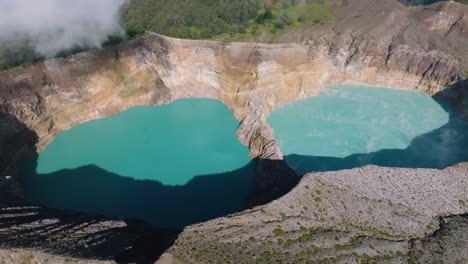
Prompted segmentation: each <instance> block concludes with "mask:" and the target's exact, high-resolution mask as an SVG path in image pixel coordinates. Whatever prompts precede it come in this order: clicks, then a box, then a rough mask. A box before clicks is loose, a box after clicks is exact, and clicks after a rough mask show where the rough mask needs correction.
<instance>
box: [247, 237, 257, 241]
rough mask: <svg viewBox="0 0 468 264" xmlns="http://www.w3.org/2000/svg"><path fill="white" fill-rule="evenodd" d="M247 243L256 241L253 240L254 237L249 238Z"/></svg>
mask: <svg viewBox="0 0 468 264" xmlns="http://www.w3.org/2000/svg"><path fill="white" fill-rule="evenodd" d="M249 241H250V242H255V241H257V240H256V239H255V237H249Z"/></svg>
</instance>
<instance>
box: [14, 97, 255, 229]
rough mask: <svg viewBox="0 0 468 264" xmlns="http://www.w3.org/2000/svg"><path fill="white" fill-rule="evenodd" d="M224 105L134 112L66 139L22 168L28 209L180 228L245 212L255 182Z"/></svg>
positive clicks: (200, 102) (195, 102)
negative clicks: (51, 209) (35, 206)
mask: <svg viewBox="0 0 468 264" xmlns="http://www.w3.org/2000/svg"><path fill="white" fill-rule="evenodd" d="M238 125H239V122H238V121H237V120H236V119H235V118H234V117H233V116H232V114H231V112H230V111H229V110H228V109H227V108H226V107H225V106H224V104H222V103H221V102H219V101H216V100H210V99H184V100H178V101H175V102H173V103H171V104H169V105H164V106H146V107H135V108H132V109H129V110H127V111H124V112H122V113H119V114H116V115H113V116H110V117H107V118H103V119H99V120H94V121H91V122H87V123H84V124H81V125H78V126H76V127H73V128H72V129H70V130H67V131H64V132H62V133H60V134H59V135H58V136H57V137H56V138H55V139H54V140H53V141H52V142H51V143H50V144H49V145H48V146H47V147H46V148H45V149H44V150H43V151H42V152H41V153H40V154H39V155H38V156H37V157H35V158H34V159H31V160H27V161H25V162H24V163H23V165H22V168H21V170H22V172H21V175H22V176H21V180H22V181H23V185H24V187H25V191H26V198H27V200H29V201H30V202H33V203H36V204H41V205H45V206H49V207H54V208H61V209H73V210H81V211H85V212H91V213H101V214H105V215H109V216H120V217H129V218H137V219H143V220H146V221H147V222H150V223H153V224H155V225H158V226H163V227H180V226H184V225H187V224H191V223H194V222H198V221H202V220H206V219H210V218H213V217H217V216H220V215H224V214H227V213H231V212H235V211H238V210H242V209H243V208H244V206H245V197H246V195H247V192H248V191H249V183H250V177H251V165H250V157H249V155H248V149H247V147H245V146H243V145H241V144H240V143H239V141H238V139H237V137H236V135H235V131H236V129H237V127H238Z"/></svg>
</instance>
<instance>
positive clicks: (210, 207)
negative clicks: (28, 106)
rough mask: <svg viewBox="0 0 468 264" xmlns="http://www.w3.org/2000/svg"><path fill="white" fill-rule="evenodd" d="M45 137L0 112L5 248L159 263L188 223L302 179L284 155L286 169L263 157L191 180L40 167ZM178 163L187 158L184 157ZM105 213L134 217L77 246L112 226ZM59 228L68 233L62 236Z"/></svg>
mask: <svg viewBox="0 0 468 264" xmlns="http://www.w3.org/2000/svg"><path fill="white" fill-rule="evenodd" d="M1 107H2V105H0V111H3V110H2V108H1ZM37 142H38V136H37V134H36V133H35V132H34V131H31V130H29V129H28V128H27V127H26V126H25V125H24V124H23V123H22V122H20V121H19V120H18V119H17V118H16V117H14V116H13V115H10V114H6V113H3V112H0V229H1V230H4V231H0V248H33V249H35V250H41V251H45V252H50V253H53V254H59V255H64V256H78V257H81V258H89V259H103V260H110V259H114V260H116V261H118V262H123V263H128V262H137V263H152V262H154V261H155V260H157V259H158V258H159V257H160V255H161V254H162V253H163V252H164V251H165V250H166V249H167V248H169V247H170V246H171V245H172V244H173V243H174V241H175V239H176V238H177V236H178V234H179V233H180V232H181V231H182V228H183V227H184V226H186V225H188V224H193V223H196V222H201V221H205V220H209V219H212V218H216V217H219V216H224V215H227V214H229V213H234V212H237V211H241V210H243V209H246V208H247V207H250V206H255V205H258V204H260V203H267V202H269V201H271V200H272V199H276V198H278V197H279V196H281V195H283V194H284V193H286V192H287V191H289V190H290V189H291V188H292V187H293V186H294V185H295V184H296V182H297V180H296V178H297V177H296V176H295V174H294V173H290V174H287V175H288V176H290V177H284V175H280V174H284V172H290V170H289V171H288V170H287V166H286V165H285V163H284V162H283V161H271V162H276V163H279V164H276V163H275V164H276V165H275V166H274V167H275V168H281V169H282V170H279V171H266V170H262V173H258V172H257V170H258V168H262V166H261V165H262V164H266V163H265V162H263V161H262V160H254V161H251V162H250V163H248V164H246V165H245V166H244V167H242V168H239V169H237V170H234V171H232V172H226V173H221V174H214V175H200V176H196V177H194V178H193V179H192V180H191V181H190V182H188V183H187V184H185V185H184V186H167V185H163V184H161V183H160V182H157V181H152V180H135V179H133V178H130V177H125V176H121V175H117V174H114V173H111V172H108V171H106V170H103V169H101V168H99V167H97V166H93V165H89V166H84V167H80V168H76V169H72V170H61V171H57V172H54V173H50V174H39V175H37V174H36V167H37V154H36V148H35V145H36V143H37ZM24 157H27V159H26V160H25V162H26V163H25V164H23V166H21V168H20V169H19V170H18V169H17V166H16V164H17V163H18V160H20V159H22V158H24ZM259 164H260V165H259ZM174 166H183V161H177V162H176V163H175V164H174ZM254 168H257V169H254ZM254 171H255V173H254ZM19 174H20V175H21V176H20V177H18V175H19ZM6 175H12V176H14V177H15V178H18V179H19V181H20V182H22V183H23V184H24V186H22V187H23V188H24V190H25V193H26V196H27V197H29V198H34V200H36V201H37V200H40V201H41V202H40V204H41V205H44V206H46V207H35V206H30V204H29V203H28V202H27V201H24V200H22V199H18V196H21V192H18V193H16V192H11V190H14V188H12V184H11V183H14V182H15V181H12V180H7V179H6V178H5V177H4V176H6ZM255 175H258V176H255ZM271 175H272V176H271ZM270 176H271V177H270ZM258 177H264V178H262V179H260V178H258ZM260 183H261V185H259V184H260ZM35 196H36V197H35ZM36 198H37V199H36ZM53 208H62V209H63V208H67V209H69V210H70V211H69V210H57V209H53ZM71 210H72V211H71ZM80 211H83V212H89V213H91V214H84V213H81V212H80ZM103 215H106V216H117V217H119V218H123V219H125V220H123V221H121V223H126V225H124V226H121V225H117V226H116V227H113V226H109V227H106V228H105V229H103V230H101V231H99V232H95V233H90V234H88V235H86V240H87V241H92V242H91V244H89V246H86V248H79V249H77V248H76V247H77V245H81V244H82V242H83V238H82V237H80V235H76V234H77V232H78V233H80V232H81V231H80V230H82V231H83V232H85V233H86V232H87V231H85V230H86V229H87V227H88V226H90V225H94V224H99V223H103V225H104V226H106V225H107V224H106V223H107V221H108V219H109V218H107V217H105V216H103ZM141 220H143V221H141ZM147 223H149V224H151V225H149V224H147ZM5 230H6V231H5ZM12 232H13V233H12ZM70 234H71V235H70ZM57 236H61V237H67V240H66V241H65V242H64V241H61V240H56V238H57Z"/></svg>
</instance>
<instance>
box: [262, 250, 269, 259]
mask: <svg viewBox="0 0 468 264" xmlns="http://www.w3.org/2000/svg"><path fill="white" fill-rule="evenodd" d="M260 258H262V259H264V260H268V259H270V258H271V252H269V251H264V252H263V253H262V254H260Z"/></svg>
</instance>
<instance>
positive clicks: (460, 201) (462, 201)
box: [458, 199, 466, 206]
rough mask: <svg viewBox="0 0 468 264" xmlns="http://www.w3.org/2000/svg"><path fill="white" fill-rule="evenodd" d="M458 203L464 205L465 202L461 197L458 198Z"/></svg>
mask: <svg viewBox="0 0 468 264" xmlns="http://www.w3.org/2000/svg"><path fill="white" fill-rule="evenodd" d="M458 203H459V204H460V205H462V206H465V204H466V203H465V201H464V200H462V199H460V200H458Z"/></svg>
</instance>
